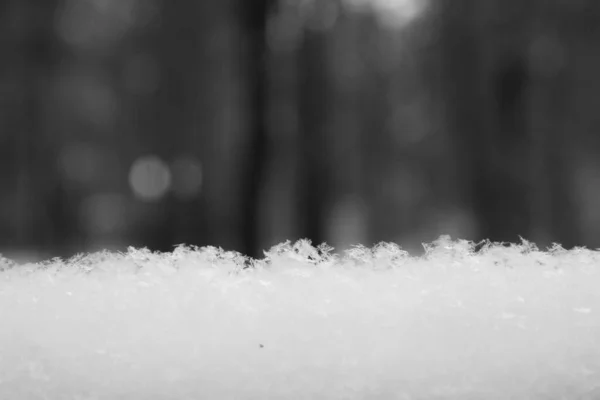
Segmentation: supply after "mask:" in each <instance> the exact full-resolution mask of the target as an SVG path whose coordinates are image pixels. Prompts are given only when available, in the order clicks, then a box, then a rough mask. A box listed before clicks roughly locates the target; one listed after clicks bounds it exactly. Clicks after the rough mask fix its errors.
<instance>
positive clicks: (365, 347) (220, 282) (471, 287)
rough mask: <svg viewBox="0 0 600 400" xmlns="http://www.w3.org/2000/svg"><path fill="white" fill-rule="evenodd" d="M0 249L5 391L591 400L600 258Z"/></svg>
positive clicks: (483, 249) (527, 251)
mask: <svg viewBox="0 0 600 400" xmlns="http://www.w3.org/2000/svg"><path fill="white" fill-rule="evenodd" d="M425 249H426V252H425V255H424V256H422V257H411V256H410V255H409V254H407V253H406V252H404V251H403V250H401V249H400V248H399V247H398V246H396V245H394V244H387V243H381V244H379V245H377V246H375V247H373V248H372V249H369V248H366V247H362V246H357V247H355V248H353V249H352V250H350V251H348V252H347V253H346V254H345V255H344V256H339V255H335V254H333V253H332V250H333V249H331V248H329V247H327V246H321V247H319V248H314V247H312V246H311V245H310V243H309V242H307V241H299V242H297V243H295V244H291V243H289V242H288V243H284V244H281V245H279V246H276V247H274V248H272V249H271V250H270V251H269V252H266V253H265V258H264V259H263V260H247V259H245V258H244V257H243V256H242V255H240V254H238V253H235V252H226V251H223V250H221V249H217V248H214V247H206V248H195V247H186V246H179V247H177V248H176V249H175V250H174V251H173V252H172V253H152V252H150V251H148V250H145V249H141V250H139V249H133V248H130V249H129V251H128V252H127V253H125V254H119V253H109V252H100V253H95V254H91V255H79V256H76V257H73V258H72V259H70V260H68V261H64V262H63V261H61V260H59V259H54V260H50V261H47V262H44V263H38V264H26V265H10V263H7V262H5V261H3V260H0V271H1V272H0V399H20V400H25V399H61V400H62V399H73V400H74V399H78V400H82V399H107V400H108V399H110V400H113V399H144V400H146V399H149V400H151V399H157V400H158V399H160V400H163V399H177V400H185V399H382V400H383V399H385V400H387V399H423V400H425V399H427V400H429V399H432V400H434V399H561V398H564V399H599V398H600V290H598V289H599V288H600V253H599V252H598V251H593V250H587V249H584V248H575V249H572V250H569V251H567V250H564V249H562V248H561V247H560V246H555V247H553V248H552V249H549V250H548V251H540V250H538V249H537V248H536V247H535V245H533V244H531V243H529V242H527V241H523V242H522V243H521V244H518V245H501V244H493V243H489V242H488V243H485V244H484V245H483V246H482V245H480V246H478V247H477V251H476V247H475V244H474V243H471V242H467V241H460V240H459V241H452V240H450V238H448V237H446V236H444V237H441V238H440V239H439V240H437V241H436V242H434V243H433V244H431V245H426V246H425Z"/></svg>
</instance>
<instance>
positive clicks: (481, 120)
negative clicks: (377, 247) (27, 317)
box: [0, 0, 600, 259]
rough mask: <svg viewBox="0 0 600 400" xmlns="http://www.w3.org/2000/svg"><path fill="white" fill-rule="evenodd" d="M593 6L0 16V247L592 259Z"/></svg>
mask: <svg viewBox="0 0 600 400" xmlns="http://www.w3.org/2000/svg"><path fill="white" fill-rule="evenodd" d="M599 33H600V2H598V1H597V0H219V1H209V0H205V1H174V0H162V1H161V0H44V1H37V0H0V35H1V37H2V40H1V41H0V52H1V53H0V54H1V55H2V57H1V61H0V152H1V157H0V163H1V166H2V169H1V172H0V174H1V176H2V185H1V188H2V190H1V192H0V204H1V206H0V251H1V252H3V253H4V254H5V255H7V256H11V257H16V258H19V257H29V258H37V259H39V258H46V257H52V256H70V255H73V254H75V253H77V252H82V251H95V250H98V249H102V248H108V249H125V248H126V246H128V245H133V246H147V247H149V248H150V249H152V250H161V251H169V250H172V249H173V245H176V244H180V243H186V244H192V245H199V246H202V245H215V246H221V247H223V248H225V249H230V250H237V251H240V252H242V253H244V254H248V255H252V256H257V257H261V256H262V249H268V248H269V247H270V246H272V245H274V244H276V243H279V242H282V241H284V240H286V239H291V240H296V239H299V238H305V237H306V238H310V239H311V240H312V241H313V243H321V242H323V241H326V242H327V243H329V244H331V245H333V246H335V247H336V249H338V250H341V249H344V248H347V247H348V246H349V245H351V244H356V243H362V244H365V245H371V244H373V243H376V242H379V241H382V240H384V241H394V242H396V243H398V244H399V245H401V246H402V247H403V248H405V249H407V250H410V251H415V250H417V251H418V249H419V248H420V243H421V242H424V241H432V240H434V239H436V238H437V237H438V236H439V235H440V234H450V235H452V236H453V237H454V238H464V239H470V240H476V241H479V240H481V239H484V238H489V239H491V240H494V241H512V242H516V241H519V235H520V236H522V237H524V238H526V239H528V240H531V241H534V242H536V243H537V244H538V245H539V246H540V247H545V246H548V245H551V244H552V243H553V242H558V243H562V244H563V245H564V246H565V247H571V246H574V245H581V246H588V247H592V248H595V247H600V207H597V204H600V159H599V157H598V154H599V153H600V138H597V136H598V135H597V134H598V133H600V113H599V112H598V108H599V107H600V74H599V73H598V71H600V53H598V51H597V49H598V48H599V47H600V35H599Z"/></svg>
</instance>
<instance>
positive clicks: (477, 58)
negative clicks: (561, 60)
mask: <svg viewBox="0 0 600 400" xmlns="http://www.w3.org/2000/svg"><path fill="white" fill-rule="evenodd" d="M542 3H544V2H542ZM440 6H441V7H442V8H441V32H440V35H441V37H442V41H443V44H442V52H443V53H442V54H443V55H442V73H443V74H444V75H443V76H444V78H443V85H444V93H445V104H446V107H447V108H446V109H447V115H446V118H447V121H448V124H449V126H450V129H451V130H452V131H453V132H454V136H455V138H456V141H455V149H456V154H457V158H458V162H459V163H460V164H461V171H462V174H461V175H462V176H464V177H466V179H465V180H464V181H463V183H462V185H463V186H462V187H463V189H464V190H463V193H464V194H465V195H466V197H465V200H466V201H467V203H470V205H471V206H472V208H473V210H474V213H475V215H476V219H477V221H478V224H479V235H480V236H481V237H484V238H489V239H492V240H497V241H515V240H517V239H518V235H521V236H523V237H525V238H528V239H532V240H534V241H536V242H538V244H540V245H547V244H549V241H550V240H553V241H562V242H563V243H564V244H566V245H568V244H570V243H574V242H575V241H576V240H577V239H578V238H577V234H576V232H575V228H574V225H573V223H572V222H570V223H569V224H568V225H567V224H566V223H565V221H564V220H563V222H552V221H553V220H554V219H556V216H558V215H564V214H563V213H564V212H565V211H566V210H569V209H571V208H572V207H571V205H570V204H571V202H572V200H571V198H570V194H569V193H572V191H571V190H570V189H569V187H567V185H566V182H567V179H568V178H566V177H567V175H568V172H566V169H565V168H566V163H565V161H564V159H563V157H568V154H566V155H559V153H557V152H558V151H560V152H562V151H564V149H561V150H559V149H560V146H559V143H560V142H562V141H563V140H562V139H561V138H563V137H564V136H565V133H564V131H563V130H562V129H560V128H558V129H557V128H550V127H549V126H548V125H543V124H542V121H544V120H547V121H553V124H558V126H561V125H562V123H564V118H566V117H565V115H564V113H561V112H560V111H559V109H558V108H554V109H553V108H552V107H548V106H546V105H544V104H547V103H546V101H547V97H549V98H553V99H558V98H560V96H561V94H560V89H559V88H560V87H564V86H563V85H564V83H560V81H561V79H564V78H560V77H559V75H556V76H555V78H554V79H552V80H551V81H550V80H545V81H543V82H542V81H541V80H540V76H539V74H538V71H537V70H533V71H532V64H531V49H532V44H533V41H534V40H535V37H532V32H535V29H534V28H536V27H539V26H540V21H543V22H542V25H544V24H546V23H548V22H549V21H551V20H552V19H553V18H556V17H558V15H559V13H548V12H546V11H547V10H544V8H545V7H547V6H544V7H542V8H540V7H539V4H536V3H535V2H534V1H533V0H528V1H516V0H515V1H496V0H490V1H487V2H478V1H473V0H459V1H444V2H442V3H441V4H440ZM536 35H537V33H536ZM563 76H564V75H563ZM548 90H550V91H551V92H548ZM542 93H545V94H546V96H544V95H541V94H542ZM559 108H560V106H559ZM557 112H558V115H557V114H555V113H557ZM555 126H556V125H555ZM550 160H552V161H550ZM550 164H552V167H551V168H552V169H551V170H550V169H548V168H550Z"/></svg>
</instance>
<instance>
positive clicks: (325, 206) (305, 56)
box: [297, 0, 333, 245]
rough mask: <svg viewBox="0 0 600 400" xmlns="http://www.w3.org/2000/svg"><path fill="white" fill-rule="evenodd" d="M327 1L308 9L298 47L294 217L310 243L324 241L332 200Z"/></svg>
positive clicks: (319, 0)
mask: <svg viewBox="0 0 600 400" xmlns="http://www.w3.org/2000/svg"><path fill="white" fill-rule="evenodd" d="M330 1H331V0H316V1H315V2H314V3H313V6H314V7H313V8H312V9H310V10H309V11H307V17H306V21H305V26H304V30H303V38H302V41H301V43H300V48H299V49H298V52H299V54H298V63H299V64H298V65H299V66H298V74H299V76H298V79H299V90H298V107H299V108H298V109H299V127H300V131H299V135H300V136H299V144H298V151H299V153H300V157H299V162H300V164H299V167H298V172H299V177H298V182H297V184H298V186H297V187H298V189H297V207H298V208H297V210H298V211H297V218H298V220H297V221H298V226H299V231H300V237H303V238H308V239H310V240H311V241H312V242H313V244H315V245H316V244H319V243H322V242H324V241H326V238H325V227H326V223H327V216H328V211H329V207H330V200H331V188H330V184H331V182H330V167H331V166H330V162H331V160H332V159H331V157H330V154H331V153H332V149H333V137H332V135H331V131H330V129H329V128H330V126H329V125H328V124H329V122H330V120H329V118H330V117H331V115H332V112H331V111H332V109H331V108H332V106H333V101H332V98H331V94H332V93H331V81H332V72H331V65H330V58H329V55H330V47H329V40H328V39H329V38H330V35H329V34H328V31H327V29H328V28H329V27H328V26H327V22H328V21H326V15H323V14H321V13H320V12H319V11H321V10H322V9H323V8H324V7H326V6H327V3H328V2H330Z"/></svg>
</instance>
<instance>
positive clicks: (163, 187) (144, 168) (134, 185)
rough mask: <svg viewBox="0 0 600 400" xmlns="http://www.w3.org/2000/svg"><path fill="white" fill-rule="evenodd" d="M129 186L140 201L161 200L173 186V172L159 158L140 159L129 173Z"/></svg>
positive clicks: (149, 156) (146, 157)
mask: <svg viewBox="0 0 600 400" xmlns="http://www.w3.org/2000/svg"><path fill="white" fill-rule="evenodd" d="M129 185H130V186H131V189H132V190H133V193H134V194H135V195H136V197H138V198H139V199H141V200H144V201H155V200H159V199H160V198H161V197H163V196H164V195H165V193H166V192H167V190H169V187H170V186H171V171H170V170H169V167H168V166H167V164H166V163H165V162H164V161H162V160H161V159H160V158H158V157H157V156H154V155H148V156H144V157H140V158H138V159H137V160H135V162H134V163H133V164H132V166H131V169H130V171H129Z"/></svg>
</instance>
